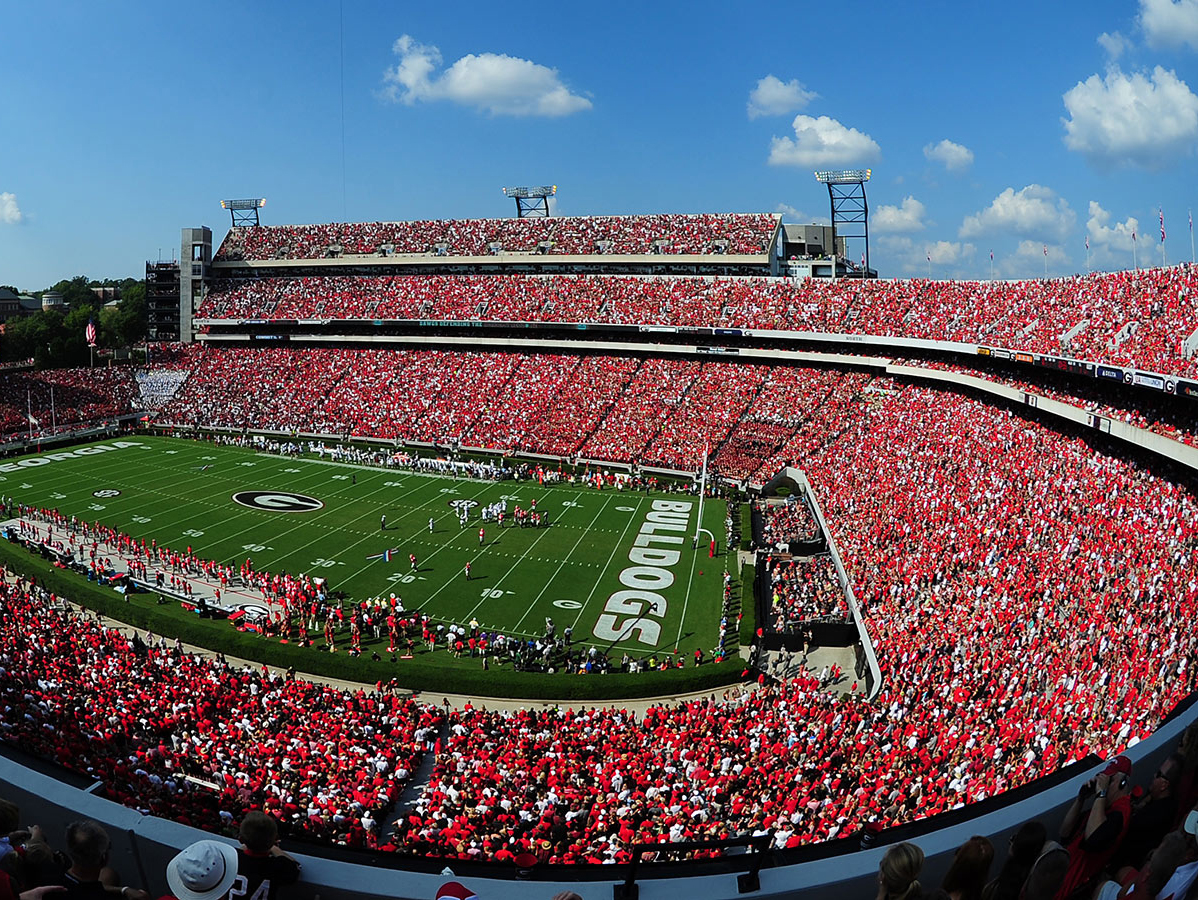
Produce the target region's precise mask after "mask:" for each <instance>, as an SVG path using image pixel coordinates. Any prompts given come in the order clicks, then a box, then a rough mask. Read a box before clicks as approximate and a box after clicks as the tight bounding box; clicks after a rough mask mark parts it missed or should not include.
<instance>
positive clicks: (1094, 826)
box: [1056, 756, 1131, 900]
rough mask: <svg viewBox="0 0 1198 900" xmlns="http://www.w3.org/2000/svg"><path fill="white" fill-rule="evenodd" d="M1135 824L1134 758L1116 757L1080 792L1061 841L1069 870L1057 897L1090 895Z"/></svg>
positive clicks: (1064, 898)
mask: <svg viewBox="0 0 1198 900" xmlns="http://www.w3.org/2000/svg"><path fill="white" fill-rule="evenodd" d="M1130 824H1131V760H1130V759H1128V758H1127V757H1126V756H1116V757H1115V758H1114V759H1112V760H1111V761H1110V762H1109V763H1107V765H1106V768H1104V769H1103V770H1102V771H1101V772H1099V773H1098V775H1097V776H1096V777H1094V778H1091V779H1090V780H1089V781H1087V782H1086V783H1085V784H1083V785H1082V787H1081V789H1080V790H1079V791H1078V793H1077V797H1075V798H1074V800H1073V803H1072V805H1071V806H1070V807H1069V810H1068V812H1066V813H1065V820H1064V822H1062V823H1061V840H1062V842H1064V844H1065V846H1066V849H1067V850H1068V851H1069V870H1068V871H1067V872H1066V873H1065V880H1064V882H1063V883H1062V884H1061V887H1060V888H1059V889H1058V890H1057V895H1056V900H1067V898H1070V897H1074V896H1087V894H1086V890H1087V889H1088V888H1089V886H1090V882H1091V881H1093V879H1094V877H1095V876H1096V875H1098V873H1099V872H1101V871H1102V870H1103V869H1104V868H1105V867H1106V865H1107V863H1108V862H1110V860H1111V858H1112V857H1113V856H1114V855H1115V853H1116V852H1117V851H1118V850H1119V845H1120V844H1121V843H1122V842H1123V838H1124V836H1125V835H1126V834H1127V829H1128V825H1130Z"/></svg>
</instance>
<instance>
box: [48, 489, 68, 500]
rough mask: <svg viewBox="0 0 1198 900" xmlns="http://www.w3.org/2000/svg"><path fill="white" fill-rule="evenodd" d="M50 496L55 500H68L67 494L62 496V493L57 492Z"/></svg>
mask: <svg viewBox="0 0 1198 900" xmlns="http://www.w3.org/2000/svg"><path fill="white" fill-rule="evenodd" d="M50 496H51V497H53V498H54V499H55V500H65V499H67V495H66V494H60V493H58V491H55V492H54V493H53V494H51V495H50Z"/></svg>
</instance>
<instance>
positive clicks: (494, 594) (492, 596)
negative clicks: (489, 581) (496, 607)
mask: <svg viewBox="0 0 1198 900" xmlns="http://www.w3.org/2000/svg"><path fill="white" fill-rule="evenodd" d="M479 596H480V597H482V598H483V599H484V600H498V599H499V598H500V597H502V596H503V591H501V590H499V589H498V588H492V589H490V590H485V591H483V592H482V593H481V594H479Z"/></svg>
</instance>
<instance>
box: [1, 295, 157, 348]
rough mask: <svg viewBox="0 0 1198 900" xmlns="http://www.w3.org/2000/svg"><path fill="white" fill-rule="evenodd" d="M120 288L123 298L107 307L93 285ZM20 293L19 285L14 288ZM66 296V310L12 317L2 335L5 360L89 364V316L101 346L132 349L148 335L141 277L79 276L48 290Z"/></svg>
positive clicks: (44, 311)
mask: <svg viewBox="0 0 1198 900" xmlns="http://www.w3.org/2000/svg"><path fill="white" fill-rule="evenodd" d="M95 287H115V288H118V289H119V294H120V300H119V302H118V303H116V304H115V305H113V306H105V305H104V301H103V300H101V299H100V298H99V297H97V296H96V295H95V293H94V292H93V291H92V288H95ZM9 290H11V291H13V293H18V294H19V293H20V291H18V290H17V289H16V288H11V287H10V288H9ZM49 291H57V292H59V293H60V294H62V299H63V303H64V308H62V309H57V308H56V309H39V310H38V311H37V312H35V313H33V314H32V315H29V316H24V317H19V318H11V319H9V320H8V321H7V322H6V323H5V325H4V336H3V338H0V356H2V357H3V358H4V359H5V360H14V359H28V358H29V357H33V359H34V361H35V363H36V364H37V366H38V367H39V368H43V367H50V366H52V367H59V366H79V365H86V364H87V362H88V359H89V356H90V353H89V351H88V347H87V341H86V340H85V338H84V332H85V330H86V328H87V323H88V320H89V319H90V320H92V321H93V322H95V325H96V346H97V347H102V348H108V349H113V350H115V349H120V348H126V347H132V346H133V345H135V344H137V343H140V342H142V341H144V340H145V338H146V284H145V281H142V280H138V279H136V278H124V279H111V278H109V279H104V280H102V281H98V280H95V279H89V278H88V277H87V276H86V275H76V276H75V277H74V278H69V279H65V280H63V281H60V282H58V283H57V284H55V285H52V286H51V287H48V288H46V290H45V291H36V292H34V296H35V297H38V298H39V299H40V298H41V295H42V294H44V293H47V292H49Z"/></svg>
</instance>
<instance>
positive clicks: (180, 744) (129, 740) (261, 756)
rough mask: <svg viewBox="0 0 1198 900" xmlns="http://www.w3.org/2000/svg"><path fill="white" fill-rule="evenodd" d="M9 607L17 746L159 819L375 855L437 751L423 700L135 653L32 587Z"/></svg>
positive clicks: (3, 656) (8, 594)
mask: <svg viewBox="0 0 1198 900" xmlns="http://www.w3.org/2000/svg"><path fill="white" fill-rule="evenodd" d="M0 604H2V606H3V616H0V630H2V631H3V633H4V638H3V641H2V642H0V643H2V644H3V647H4V649H3V651H2V652H0V665H2V667H3V670H4V676H5V677H4V679H3V682H2V683H0V698H2V699H0V703H2V705H3V708H4V712H5V714H4V717H3V721H2V722H0V732H2V733H3V737H4V739H5V740H6V741H9V742H12V743H15V744H17V745H18V746H20V747H21V748H22V749H23V750H25V751H27V752H30V753H35V754H38V755H41V756H44V757H46V758H48V759H52V760H54V761H56V762H58V763H60V764H61V765H63V766H64V767H66V768H68V769H70V770H72V771H76V772H80V773H84V774H86V775H88V776H91V777H93V778H95V779H96V780H97V781H99V782H101V784H102V785H103V792H104V793H105V794H106V795H107V796H108V797H110V798H111V799H113V800H116V801H118V802H121V803H124V804H126V805H128V806H131V807H134V808H136V809H140V810H142V811H143V812H146V813H152V814H154V815H160V816H163V817H165V818H170V819H175V820H178V821H182V822H185V823H188V824H194V825H197V826H200V827H205V828H209V829H218V830H219V829H220V828H221V827H222V826H223V824H224V823H225V822H227V821H228V820H229V819H230V818H240V816H241V815H242V813H244V812H245V811H246V810H247V809H250V808H265V809H267V810H269V811H271V812H273V813H274V814H276V815H277V816H278V817H279V818H280V819H281V820H282V821H283V822H285V823H286V825H287V828H288V829H289V831H291V833H294V834H297V835H309V836H312V837H316V838H321V839H326V840H338V841H342V842H345V843H348V844H350V845H355V846H367V845H368V844H369V842H370V840H372V838H373V833H374V832H373V828H374V821H375V819H374V817H375V816H377V815H379V814H380V813H382V812H384V811H386V810H388V809H389V808H390V807H391V805H392V804H393V803H394V802H395V800H396V799H397V798H398V796H399V792H400V791H402V789H403V787H404V785H405V784H406V782H407V780H408V777H409V775H410V774H411V772H412V771H413V770H414V769H415V767H416V766H417V765H418V764H419V761H420V758H421V756H423V754H424V752H425V751H426V750H431V749H432V746H433V741H435V738H436V733H437V730H438V727H439V723H440V713H439V712H438V711H437V710H436V709H435V708H432V707H427V706H423V705H420V704H417V703H414V702H412V701H411V700H410V699H403V698H399V697H397V696H392V695H390V694H384V693H378V692H369V693H368V692H366V691H352V692H351V691H339V690H335V689H333V688H330V687H326V686H324V685H320V684H315V683H311V682H306V681H301V680H296V679H294V678H286V677H282V676H278V675H272V674H267V673H265V672H261V671H256V670H251V669H248V668H236V667H233V666H231V665H228V664H226V663H224V662H223V661H221V660H219V659H218V660H215V661H213V660H206V659H203V658H200V657H196V656H192V655H189V654H187V653H183V652H181V651H180V650H178V649H176V648H175V647H171V646H168V645H166V644H165V643H164V642H162V643H155V642H151V643H149V644H146V643H145V642H135V641H134V640H133V639H131V638H128V637H126V636H124V635H122V634H121V633H119V632H117V631H115V630H113V629H111V628H106V627H104V626H103V625H102V624H100V623H99V622H98V621H94V620H89V619H86V618H84V617H82V616H81V615H75V614H71V613H68V612H64V611H62V610H61V609H60V605H59V604H58V603H57V602H56V598H54V597H53V596H52V595H50V594H48V593H47V592H46V591H45V590H43V589H41V588H38V587H36V586H34V585H31V584H28V583H25V582H19V581H12V580H9V579H5V580H3V583H2V584H0ZM297 709H302V710H303V711H304V715H303V716H296V715H295V710H297Z"/></svg>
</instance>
